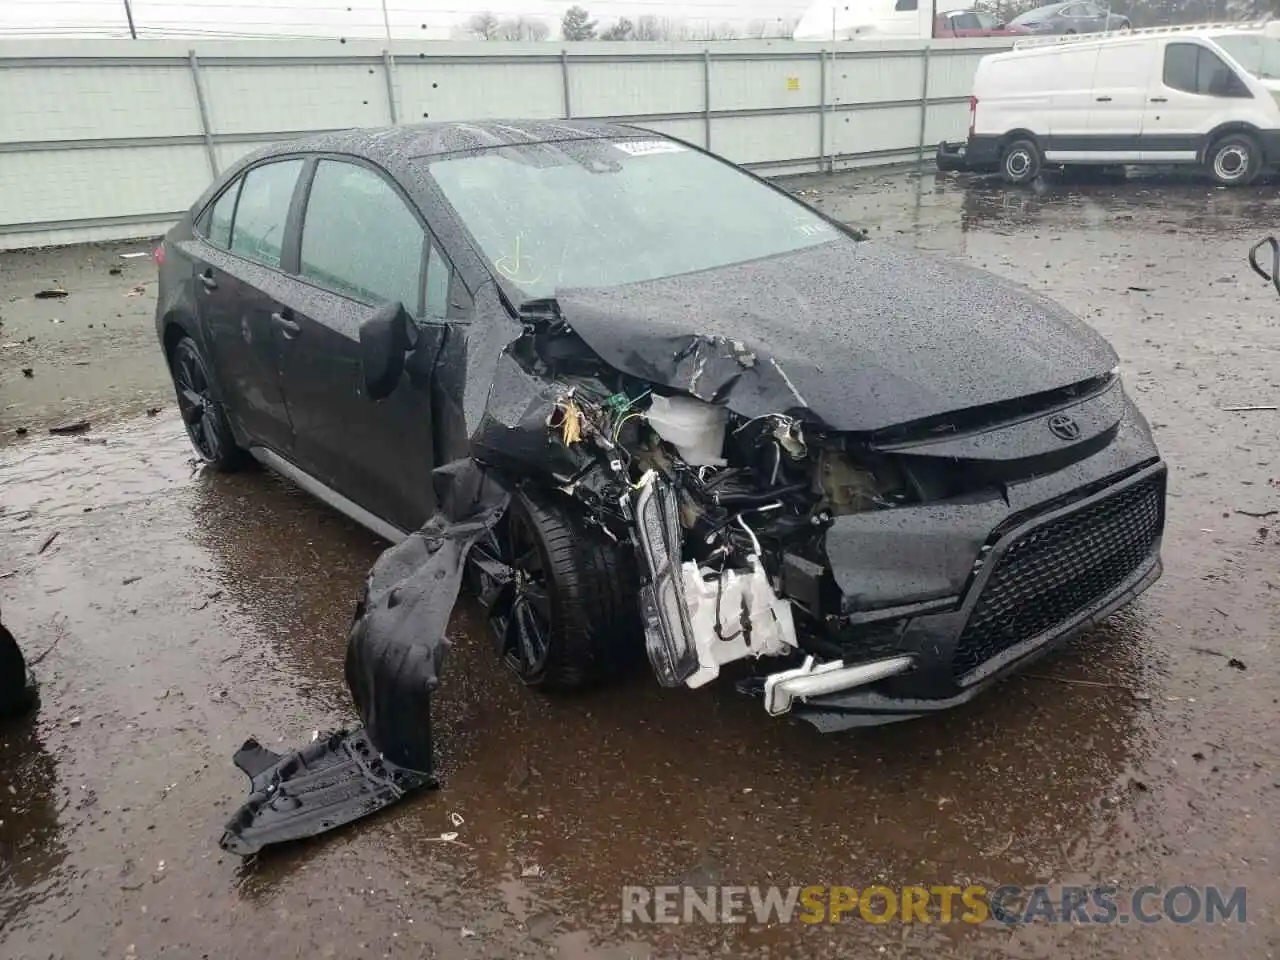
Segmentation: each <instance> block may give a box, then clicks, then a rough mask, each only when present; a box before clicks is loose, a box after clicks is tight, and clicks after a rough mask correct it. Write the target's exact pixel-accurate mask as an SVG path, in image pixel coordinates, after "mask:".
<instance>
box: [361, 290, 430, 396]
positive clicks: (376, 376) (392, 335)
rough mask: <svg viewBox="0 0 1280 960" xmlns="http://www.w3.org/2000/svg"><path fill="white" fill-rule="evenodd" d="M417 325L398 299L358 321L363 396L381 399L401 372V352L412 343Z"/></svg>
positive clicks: (397, 380) (398, 378) (404, 351)
mask: <svg viewBox="0 0 1280 960" xmlns="http://www.w3.org/2000/svg"><path fill="white" fill-rule="evenodd" d="M417 342H418V328H417V326H416V325H415V324H414V322H413V317H411V316H409V312H408V311H407V310H405V308H404V305H403V304H401V303H399V302H398V301H396V302H392V303H387V304H384V305H383V306H381V307H379V308H378V309H377V311H376V312H375V313H374V314H373V315H372V316H370V317H368V318H367V319H366V320H365V321H364V322H363V323H361V324H360V367H361V369H362V371H363V373H364V391H365V396H367V397H368V398H369V399H370V400H385V399H386V398H387V397H389V396H391V394H392V393H393V392H394V391H395V388H396V384H398V383H399V382H400V374H401V373H403V372H404V357H405V354H406V353H408V352H409V351H410V350H412V349H413V348H414V346H416V344H417Z"/></svg>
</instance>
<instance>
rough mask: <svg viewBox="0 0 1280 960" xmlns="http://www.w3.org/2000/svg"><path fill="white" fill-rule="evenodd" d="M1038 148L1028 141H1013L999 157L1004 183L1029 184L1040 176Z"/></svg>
mask: <svg viewBox="0 0 1280 960" xmlns="http://www.w3.org/2000/svg"><path fill="white" fill-rule="evenodd" d="M1040 163H1041V158H1040V148H1039V147H1037V146H1036V145H1035V144H1034V143H1032V142H1031V141H1030V140H1015V141H1013V143H1011V144H1009V145H1008V146H1007V147H1005V148H1004V152H1003V153H1002V154H1001V155H1000V173H1001V175H1002V176H1003V177H1004V179H1005V182H1006V183H1018V184H1021V183H1030V182H1031V181H1032V180H1034V179H1035V178H1036V177H1037V176H1039V174H1040Z"/></svg>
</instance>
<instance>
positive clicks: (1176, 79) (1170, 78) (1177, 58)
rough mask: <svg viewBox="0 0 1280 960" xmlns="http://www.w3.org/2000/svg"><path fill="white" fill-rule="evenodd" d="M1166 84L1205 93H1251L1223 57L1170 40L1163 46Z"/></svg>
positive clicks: (1243, 94) (1185, 90)
mask: <svg viewBox="0 0 1280 960" xmlns="http://www.w3.org/2000/svg"><path fill="white" fill-rule="evenodd" d="M1164 85H1165V86H1166V87H1171V88H1173V89H1174V90H1182V91H1184V92H1186V93H1197V94H1201V95H1202V96H1210V97H1248V96H1251V94H1250V93H1249V89H1248V88H1247V87H1246V86H1245V85H1244V84H1243V83H1242V82H1241V81H1240V78H1239V77H1237V76H1236V75H1235V73H1233V72H1232V70H1231V68H1230V67H1228V66H1227V65H1226V63H1224V62H1223V60H1222V58H1221V57H1219V56H1218V55H1217V54H1216V53H1214V52H1213V51H1212V50H1209V49H1207V48H1206V47H1202V46H1200V45H1198V44H1194V43H1171V44H1169V45H1168V46H1167V47H1165V48H1164Z"/></svg>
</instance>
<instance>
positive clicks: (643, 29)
mask: <svg viewBox="0 0 1280 960" xmlns="http://www.w3.org/2000/svg"><path fill="white" fill-rule="evenodd" d="M633 37H634V39H636V40H665V39H666V37H665V36H663V32H662V24H661V22H659V20H658V18H657V17H655V16H650V15H646V16H643V17H640V18H639V19H637V20H636V29H635V33H634V34H633Z"/></svg>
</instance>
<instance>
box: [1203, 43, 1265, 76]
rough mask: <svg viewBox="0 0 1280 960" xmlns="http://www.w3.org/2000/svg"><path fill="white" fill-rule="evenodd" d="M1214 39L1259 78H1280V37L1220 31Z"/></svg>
mask: <svg viewBox="0 0 1280 960" xmlns="http://www.w3.org/2000/svg"><path fill="white" fill-rule="evenodd" d="M1212 40H1213V42H1214V43H1216V44H1217V45H1218V46H1220V47H1221V48H1222V49H1223V50H1225V51H1226V52H1227V53H1228V54H1229V55H1230V56H1231V58H1232V59H1233V60H1235V62H1236V63H1238V64H1240V66H1242V67H1244V69H1245V70H1247V71H1248V72H1249V73H1251V74H1253V76H1255V77H1257V78H1258V79H1259V80H1280V38H1277V37H1265V36H1261V35H1259V34H1248V33H1219V34H1214V35H1213V36H1212Z"/></svg>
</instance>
